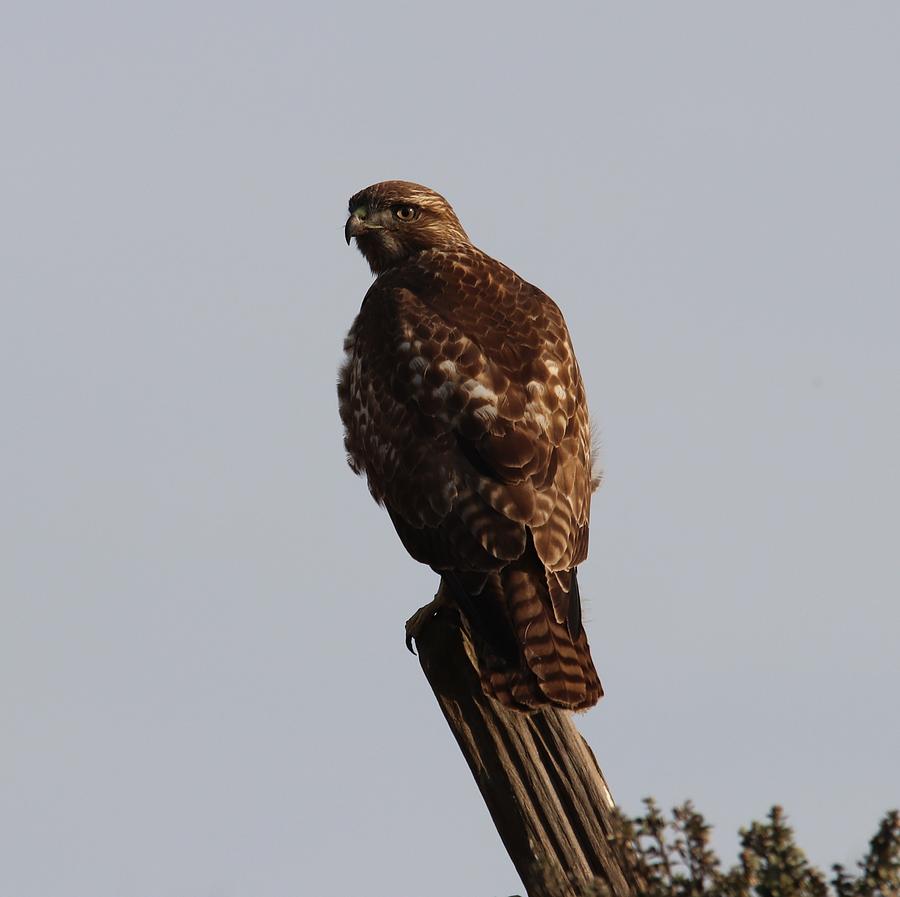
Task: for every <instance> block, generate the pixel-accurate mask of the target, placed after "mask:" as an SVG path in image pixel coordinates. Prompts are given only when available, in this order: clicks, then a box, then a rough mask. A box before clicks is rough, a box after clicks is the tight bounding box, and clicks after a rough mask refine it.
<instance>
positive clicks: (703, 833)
mask: <svg viewBox="0 0 900 897" xmlns="http://www.w3.org/2000/svg"><path fill="white" fill-rule="evenodd" d="M644 808H645V813H644V814H643V815H642V816H637V817H635V818H633V819H629V818H628V817H626V816H624V815H623V814H621V813H619V814H618V818H617V831H616V832H615V834H614V835H613V836H612V838H611V841H612V843H613V844H614V845H615V847H616V850H617V852H618V853H619V855H620V857H621V858H622V864H623V866H624V868H625V869H626V870H627V872H628V877H629V878H630V879H631V880H632V881H633V882H634V883H635V887H636V890H637V891H638V893H639V894H640V895H642V897H900V813H898V812H897V811H896V810H894V811H891V812H890V813H888V814H887V815H885V817H884V819H882V821H881V825H880V826H879V828H878V831H877V833H876V834H875V836H874V837H873V838H872V840H871V842H870V843H869V851H868V853H867V854H866V856H865V857H864V858H863V859H862V860H861V861H860V862H859V863H858V864H857V865H858V868H859V871H858V872H857V873H856V874H855V875H854V874H850V873H848V872H847V871H846V870H845V869H844V868H843V867H841V866H834V867H833V875H832V877H831V879H830V880H828V879H827V878H826V876H825V875H824V874H823V873H822V872H821V871H819V870H818V869H815V868H814V867H813V866H811V865H810V864H809V862H808V860H807V859H806V856H805V855H804V853H803V851H802V850H800V848H799V847H798V846H797V845H796V843H795V842H794V833H793V831H792V830H791V828H790V826H789V825H788V824H787V821H786V817H785V815H784V811H783V810H782V809H781V807H772V809H771V811H770V812H769V815H768V817H767V819H766V821H765V822H754V823H753V824H752V825H751V826H750V828H748V829H742V830H741V832H740V837H741V854H740V859H739V862H738V863H737V864H736V865H735V866H733V867H732V868H730V869H728V870H726V871H723V870H722V864H721V861H720V860H719V858H718V857H717V856H716V854H715V853H714V851H713V850H712V849H711V848H710V846H709V842H710V833H711V826H710V825H708V824H707V822H706V821H705V820H704V818H703V817H702V816H701V815H700V814H699V813H698V812H697V811H696V810H695V809H694V807H693V806H692V805H691V804H690V802H688V803H686V804H684V805H682V806H680V807H676V808H675V809H674V810H673V811H672V816H671V818H669V819H667V818H666V817H665V816H664V815H663V813H661V812H660V809H659V807H658V806H657V805H656V803H655V802H654V801H653V800H652V799H647V800H645V801H644ZM604 890H605V889H604V888H602V887H601V888H599V892H600V893H602V892H603V891H604Z"/></svg>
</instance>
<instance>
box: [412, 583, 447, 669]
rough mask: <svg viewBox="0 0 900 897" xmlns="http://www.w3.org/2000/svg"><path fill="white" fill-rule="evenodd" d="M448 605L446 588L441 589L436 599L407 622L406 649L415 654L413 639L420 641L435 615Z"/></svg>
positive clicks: (421, 608)
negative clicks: (420, 636) (421, 635)
mask: <svg viewBox="0 0 900 897" xmlns="http://www.w3.org/2000/svg"><path fill="white" fill-rule="evenodd" d="M446 603H447V599H446V598H445V596H444V587H443V585H441V587H440V588H439V589H438V590H437V593H436V594H435V596H434V598H433V599H432V600H431V601H429V602H428V604H426V605H425V606H424V607H420V608H419V609H418V610H417V611H416V612H415V613H414V614H413V615H412V616H411V617H410V618H409V619H408V620H407V621H406V647H407V648H408V649H409V651H410V653H412V654H415V653H416V651H415V648H413V644H412V643H413V639H415V640H416V641H418V639H419V635H420V634H421V633H422V632H423V630H424V629H425V627H426V626H427V625H428V624H429V623H430V622H431V620H432V619H433V618H434V615H435V614H436V613H437V612H438V611H439V610H440V609H441V608H442V607H443V606H444V605H445V604H446Z"/></svg>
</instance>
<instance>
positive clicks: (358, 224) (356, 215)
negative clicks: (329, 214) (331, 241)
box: [344, 206, 368, 246]
mask: <svg viewBox="0 0 900 897" xmlns="http://www.w3.org/2000/svg"><path fill="white" fill-rule="evenodd" d="M367 214H368V209H367V208H366V207H365V206H360V207H359V208H358V209H354V210H353V211H352V212H351V213H350V217H349V218H348V219H347V223H346V224H345V225H344V239H345V240H346V241H347V245H348V246H349V245H350V238H351V237H358V236H359V235H360V234H361V233H364V232H365V230H366V227H367V225H366V216H367Z"/></svg>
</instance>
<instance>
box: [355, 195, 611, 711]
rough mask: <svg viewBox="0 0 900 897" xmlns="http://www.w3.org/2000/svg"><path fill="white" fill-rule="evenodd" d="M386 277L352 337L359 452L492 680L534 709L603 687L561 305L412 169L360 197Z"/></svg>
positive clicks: (580, 399) (588, 466)
mask: <svg viewBox="0 0 900 897" xmlns="http://www.w3.org/2000/svg"><path fill="white" fill-rule="evenodd" d="M344 235H345V237H346V240H347V244H348V245H349V243H350V240H351V238H354V237H355V238H356V243H357V246H358V248H359V250H360V251H361V252H362V254H363V256H365V258H366V261H367V262H368V263H369V267H370V268H371V269H372V273H373V274H374V275H375V281H374V283H373V284H372V285H371V287H370V288H369V290H368V292H367V293H366V295H365V298H364V299H363V301H362V307H361V308H360V311H359V315H358V316H357V318H356V320H355V321H354V322H353V326H352V327H351V328H350V332H349V334H348V336H347V339H346V341H345V343H344V349H345V352H346V358H345V360H344V363H343V365H342V367H341V370H340V376H339V383H338V396H339V401H340V415H341V420H342V421H343V424H344V431H345V439H344V442H345V445H346V448H347V455H348V461H349V463H350V466H351V468H352V469H353V470H354V471H355V472H356V473H359V474H363V473H364V474H365V475H366V478H367V480H368V485H369V490H370V491H371V493H372V496H373V497H374V498H375V500H376V501H377V502H379V503H380V504H383V505H384V507H385V508H386V509H387V512H388V514H389V515H390V518H391V520H392V522H393V524H394V527H395V528H396V530H397V533H398V535H399V536H400V539H401V540H402V542H403V545H404V546H405V547H406V550H407V551H408V552H409V554H411V555H412V556H413V557H414V558H415V559H416V560H417V561H420V562H422V563H424V564H427V565H429V566H430V567H431V568H432V569H433V570H435V571H436V572H437V573H438V574H439V575H440V576H441V588H440V589H439V590H438V594H437V596H436V598H435V601H433V602H432V603H431V604H430V605H427V606H426V607H425V608H423V609H422V611H420V613H419V614H417V615H416V616H414V617H413V618H412V619H411V620H410V622H409V623H408V624H407V645H411V639H412V638H414V637H415V636H416V634H417V633H418V632H419V631H420V629H421V627H422V626H423V625H425V624H426V623H427V621H428V619H430V617H431V616H432V615H433V614H434V612H435V611H436V610H437V608H438V607H439V606H440V605H441V604H443V603H447V602H450V603H453V604H455V605H456V606H457V607H458V609H459V610H460V611H461V612H462V614H463V615H464V616H465V618H466V620H467V622H468V625H469V630H470V632H471V634H472V641H473V644H474V646H475V653H476V655H477V659H478V667H479V673H480V677H481V682H482V687H483V689H484V691H485V693H486V694H488V695H490V696H492V697H494V698H496V699H497V700H498V701H500V702H501V703H502V704H504V705H506V706H508V707H512V708H516V709H518V710H522V711H529V710H534V709H537V708H540V707H542V706H546V705H553V706H556V707H561V708H567V709H572V710H581V709H584V708H587V707H590V706H592V705H593V704H595V703H596V702H597V701H598V700H599V699H600V697H601V695H602V694H603V689H602V688H601V685H600V681H599V679H598V678H597V673H596V671H595V669H594V664H593V661H592V660H591V654H590V649H589V647H588V641H587V636H586V635H585V631H584V626H583V625H582V620H581V598H580V595H579V591H578V579H577V575H576V574H577V567H578V564H580V563H581V562H582V561H583V560H584V559H585V557H586V556H587V550H588V522H589V517H590V505H591V493H592V492H593V490H594V489H595V488H596V486H597V484H598V482H599V476H598V474H597V473H596V471H595V469H594V463H593V456H592V446H591V433H590V423H589V419H588V410H587V405H586V402H585V395H584V387H583V385H582V382H581V375H580V373H579V370H578V363H577V362H576V360H575V355H574V353H573V350H572V343H571V340H570V338H569V333H568V330H567V328H566V324H565V321H564V320H563V316H562V313H561V312H560V310H559V308H557V306H556V304H555V303H554V302H553V300H552V299H550V297H549V296H547V295H546V294H545V293H543V292H541V291H540V290H539V289H538V288H537V287H534V286H532V285H531V284H529V283H526V282H525V281H524V280H523V279H522V278H521V277H519V276H518V275H517V274H516V273H515V272H514V271H512V270H510V269H509V268H507V267H506V266H505V265H503V264H502V263H500V262H498V261H496V260H495V259H493V258H491V257H490V256H488V255H486V254H485V253H484V252H482V251H481V250H480V249H477V248H476V247H475V246H473V245H472V243H471V242H470V241H469V238H468V236H467V235H466V232H465V231H464V230H463V227H462V225H461V224H460V222H459V219H458V218H457V217H456V214H455V213H454V211H453V209H452V208H451V206H450V204H449V203H448V202H447V200H445V199H444V198H443V197H442V196H440V195H439V194H438V193H435V192H434V191H433V190H429V189H428V188H427V187H422V186H420V185H419V184H413V183H409V182H406V181H385V182H383V183H380V184H374V185H373V186H371V187H367V188H366V189H365V190H362V191H360V192H359V193H357V194H356V195H355V196H353V197H352V198H351V199H350V217H349V218H348V219H347V223H346V226H345V229H344Z"/></svg>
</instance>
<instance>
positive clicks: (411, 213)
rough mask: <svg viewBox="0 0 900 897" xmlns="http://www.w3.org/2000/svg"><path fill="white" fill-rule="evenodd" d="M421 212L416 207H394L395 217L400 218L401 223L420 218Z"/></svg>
mask: <svg viewBox="0 0 900 897" xmlns="http://www.w3.org/2000/svg"><path fill="white" fill-rule="evenodd" d="M418 215H419V210H418V209H417V208H416V207H415V206H395V207H394V217H395V218H399V219H400V220H401V221H412V220H413V218H416V217H418Z"/></svg>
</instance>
